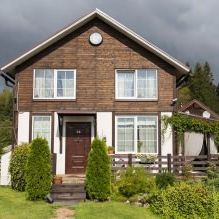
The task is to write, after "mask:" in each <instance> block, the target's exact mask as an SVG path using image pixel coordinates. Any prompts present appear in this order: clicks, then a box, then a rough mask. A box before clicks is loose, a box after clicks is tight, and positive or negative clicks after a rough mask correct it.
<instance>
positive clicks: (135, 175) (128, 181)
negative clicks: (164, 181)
mask: <svg viewBox="0 0 219 219" xmlns="http://www.w3.org/2000/svg"><path fill="white" fill-rule="evenodd" d="M154 189H155V180H154V177H153V176H150V175H149V174H147V173H146V172H145V170H144V169H143V168H140V167H138V168H133V167H129V168H128V169H127V170H126V171H125V172H124V173H123V174H122V175H121V179H120V181H119V182H118V191H119V192H120V193H121V194H122V195H123V196H125V197H127V198H130V197H131V196H133V195H136V194H139V193H150V192H152V191H153V190H154Z"/></svg>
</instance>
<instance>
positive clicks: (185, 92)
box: [177, 86, 192, 107]
mask: <svg viewBox="0 0 219 219" xmlns="http://www.w3.org/2000/svg"><path fill="white" fill-rule="evenodd" d="M177 93H178V94H177V96H178V100H177V104H178V106H179V107H181V106H182V105H184V104H186V103H188V102H189V101H191V100H192V92H191V90H190V89H189V87H187V86H184V87H182V88H180V89H179V90H178V91H177Z"/></svg>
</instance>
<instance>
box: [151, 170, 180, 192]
mask: <svg viewBox="0 0 219 219" xmlns="http://www.w3.org/2000/svg"><path fill="white" fill-rule="evenodd" d="M175 181H176V178H175V176H174V174H173V173H168V172H166V171H165V172H163V173H160V174H157V175H156V180H155V182H156V185H157V187H158V188H159V189H165V188H166V187H167V186H168V185H170V186H172V185H173V184H174V183H175Z"/></svg>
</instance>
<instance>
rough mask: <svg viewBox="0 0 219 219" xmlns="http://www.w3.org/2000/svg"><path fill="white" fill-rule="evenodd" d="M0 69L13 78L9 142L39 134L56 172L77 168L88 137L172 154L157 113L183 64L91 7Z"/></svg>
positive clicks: (169, 106) (121, 150) (169, 109)
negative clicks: (11, 122)
mask: <svg viewBox="0 0 219 219" xmlns="http://www.w3.org/2000/svg"><path fill="white" fill-rule="evenodd" d="M144 28H146V26H145V27H144ZM161 34H162V33H161ZM1 71H3V72H4V73H5V74H7V75H9V76H10V77H11V78H13V79H14V80H15V86H14V92H15V99H16V101H15V102H16V103H15V104H16V105H15V119H14V121H15V122H14V127H15V130H16V132H15V133H16V136H15V144H20V143H22V142H30V141H31V140H32V139H33V138H35V137H36V136H38V135H39V136H42V137H45V138H46V139H47V140H48V142H49V146H50V150H51V153H52V154H53V155H54V160H53V161H54V168H55V170H54V171H55V172H56V174H72V173H84V171H85V168H86V160H87V156H88V153H89V151H90V147H91V141H92V139H93V138H94V137H95V136H99V137H104V138H105V139H106V142H107V145H109V146H114V147H115V153H118V154H126V153H135V154H136V153H145V154H160V155H166V154H167V153H171V154H174V153H175V151H176V149H175V143H174V140H173V139H174V138H173V133H172V130H171V128H168V130H167V132H166V133H165V136H164V139H161V117H162V116H163V115H167V116H171V115H172V113H173V112H174V110H175V106H174V99H175V98H176V87H177V82H178V81H179V80H181V79H182V78H183V77H184V75H186V74H188V72H189V71H190V70H189V68H188V67H187V66H185V65H184V64H182V63H181V62H179V61H178V60H177V59H175V58H174V57H172V56H170V55H169V54H167V53H166V52H164V51H163V50H161V49H160V48H158V47H157V46H155V45H154V44H152V43H151V42H149V41H147V40H145V39H144V38H142V37H141V36H139V35H138V34H136V33H134V32H133V31H132V30H130V29H128V28H127V27H125V26H124V25H122V24H121V23H119V22H118V21H116V20H115V19H113V18H112V17H110V16H109V15H107V14H105V13H104V12H102V11H100V10H98V9H96V10H94V11H93V12H91V13H89V14H88V15H86V16H84V17H81V18H79V19H78V20H76V21H75V22H74V23H73V24H71V25H70V26H68V27H65V28H64V29H62V30H61V31H60V32H58V33H56V34H55V35H53V36H51V37H50V38H48V39H47V40H45V41H44V42H42V43H40V44H39V45H37V46H36V47H34V48H33V49H31V50H30V51H28V52H26V53H25V54H23V55H21V56H20V57H18V58H17V59H15V60H13V61H11V62H10V63H8V64H6V65H5V66H3V67H2V68H1Z"/></svg>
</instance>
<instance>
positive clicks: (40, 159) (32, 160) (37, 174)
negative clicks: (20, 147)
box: [26, 137, 52, 200]
mask: <svg viewBox="0 0 219 219" xmlns="http://www.w3.org/2000/svg"><path fill="white" fill-rule="evenodd" d="M51 182H52V169H51V155H50V150H49V146H48V142H47V140H46V139H45V138H39V137H38V138H36V139H34V140H33V141H32V144H31V148H30V155H29V156H28V160H27V168H26V183H27V184H26V192H27V198H28V199H30V200H39V199H44V198H45V196H46V195H47V194H48V193H49V192H50V189H51Z"/></svg>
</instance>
